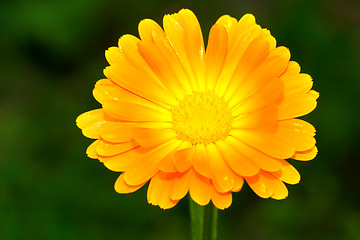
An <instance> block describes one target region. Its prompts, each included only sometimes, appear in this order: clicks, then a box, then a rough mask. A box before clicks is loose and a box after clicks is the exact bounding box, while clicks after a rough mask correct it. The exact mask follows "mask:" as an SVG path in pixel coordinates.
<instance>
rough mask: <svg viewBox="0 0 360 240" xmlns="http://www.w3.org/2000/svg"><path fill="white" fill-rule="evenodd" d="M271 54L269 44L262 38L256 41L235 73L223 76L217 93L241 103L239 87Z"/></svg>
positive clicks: (239, 63) (241, 60)
mask: <svg viewBox="0 0 360 240" xmlns="http://www.w3.org/2000/svg"><path fill="white" fill-rule="evenodd" d="M268 54H269V43H268V42H267V41H266V40H264V39H261V38H258V39H255V40H254V41H252V42H251V43H250V45H249V46H248V47H247V49H246V50H245V52H244V55H243V56H242V57H241V59H240V60H239V62H238V64H237V66H236V68H235V70H234V73H233V75H232V76H230V77H228V76H226V75H225V74H223V75H222V76H221V78H220V79H219V82H218V86H217V93H218V94H219V95H220V96H223V95H225V96H224V97H225V100H227V101H230V100H232V101H237V102H239V101H241V99H238V95H239V94H238V92H239V91H242V89H241V90H239V87H240V86H241V85H242V84H243V82H244V81H245V80H246V78H247V77H248V76H249V75H250V74H251V73H252V72H254V70H255V69H256V68H257V67H258V65H259V64H260V63H261V62H263V61H264V60H265V59H266V57H267V56H268Z"/></svg>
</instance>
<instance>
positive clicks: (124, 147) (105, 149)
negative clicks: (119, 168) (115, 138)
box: [96, 140, 139, 157]
mask: <svg viewBox="0 0 360 240" xmlns="http://www.w3.org/2000/svg"><path fill="white" fill-rule="evenodd" d="M137 146H139V145H138V144H137V143H136V142H135V141H129V142H123V143H110V142H105V141H103V140H100V141H99V143H98V144H97V147H96V152H97V154H99V155H101V156H104V157H107V156H114V155H117V154H120V153H123V152H126V151H129V150H130V149H133V148H135V147H137Z"/></svg>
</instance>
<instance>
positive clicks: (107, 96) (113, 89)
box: [93, 80, 163, 111]
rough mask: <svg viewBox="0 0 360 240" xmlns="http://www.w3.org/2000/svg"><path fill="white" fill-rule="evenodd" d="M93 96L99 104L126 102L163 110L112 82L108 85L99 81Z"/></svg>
mask: <svg viewBox="0 0 360 240" xmlns="http://www.w3.org/2000/svg"><path fill="white" fill-rule="evenodd" d="M93 95H94V97H95V99H96V100H97V101H98V102H100V103H103V102H105V101H107V100H115V101H126V102H130V103H136V104H139V105H144V106H147V107H150V108H155V109H160V111H161V110H163V109H162V108H161V107H160V106H159V105H157V104H155V103H153V102H151V101H149V100H147V99H145V98H143V97H140V96H139V95H136V94H134V93H132V92H130V91H128V90H126V89H124V88H122V87H120V86H118V85H116V84H114V83H112V82H110V83H109V82H105V81H102V80H99V81H98V82H97V83H96V85H95V88H94V90H93Z"/></svg>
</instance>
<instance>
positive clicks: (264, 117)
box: [77, 9, 319, 209]
mask: <svg viewBox="0 0 360 240" xmlns="http://www.w3.org/2000/svg"><path fill="white" fill-rule="evenodd" d="M163 28H164V29H162V28H161V27H160V26H159V25H158V24H157V23H156V22H154V21H153V20H150V19H145V20H143V21H141V22H140V24H139V35H140V39H139V38H137V37H134V36H132V35H124V36H122V37H121V38H120V40H119V46H118V47H111V48H109V49H108V50H107V51H106V53H105V56H106V58H107V61H108V62H109V64H110V66H109V67H107V68H105V70H104V74H105V76H106V79H101V80H99V81H98V82H97V83H96V85H95V88H94V91H93V94H94V97H95V98H96V100H97V101H98V102H99V103H101V105H102V108H100V109H97V110H93V111H89V112H86V113H83V114H82V115H80V116H79V117H78V118H77V125H78V126H79V128H81V129H82V132H83V134H84V135H85V136H86V137H88V138H93V139H97V140H96V141H94V142H93V143H92V144H91V145H90V146H89V147H88V149H87V155H88V156H89V157H90V158H95V159H99V160H100V162H102V163H103V164H104V165H105V166H106V167H107V168H108V169H110V170H112V171H116V172H122V173H121V174H120V176H119V178H118V179H117V181H116V183H115V190H116V191H117V192H119V193H131V192H134V191H136V190H138V189H139V188H141V187H142V186H143V185H144V184H145V183H147V182H148V181H150V183H149V187H148V192H147V199H148V202H149V203H151V204H153V205H158V206H160V207H161V208H163V209H167V208H171V207H173V206H174V205H175V204H177V202H178V201H179V200H180V199H182V198H183V197H184V196H185V195H186V194H187V193H188V192H189V193H190V196H191V198H192V199H193V200H194V201H195V202H196V203H198V204H200V205H206V204H208V203H209V202H210V200H211V201H212V202H213V204H214V205H215V206H216V207H217V208H219V209H225V208H227V207H229V206H230V205H231V202H232V192H238V191H240V190H241V188H242V186H243V184H244V180H245V181H246V182H247V184H248V185H249V186H250V187H251V189H252V190H253V191H254V192H255V193H256V194H257V195H259V196H260V197H262V198H274V199H283V198H286V197H287V195H288V190H287V188H286V186H285V184H284V182H285V183H288V184H296V183H298V182H299V180H300V175H299V173H298V171H297V170H296V169H295V168H294V167H293V166H292V165H290V164H289V163H288V162H287V161H286V160H285V159H290V158H291V159H295V160H301V161H306V160H311V159H313V158H314V157H315V155H316V154H317V149H316V146H315V139H314V135H315V129H314V127H313V126H312V125H311V124H309V123H307V122H305V121H303V120H300V119H297V117H300V116H303V115H305V114H308V113H309V112H311V111H312V110H313V109H314V108H315V107H316V99H317V98H318V96H319V94H318V93H317V92H315V91H314V90H311V88H312V84H313V83H312V78H311V77H310V76H309V75H308V74H304V73H300V67H299V65H298V64H297V63H296V62H294V61H290V52H289V50H288V49H287V48H285V47H276V40H275V38H274V37H273V36H271V34H270V32H269V31H268V30H267V29H263V28H261V27H260V26H259V25H257V24H256V22H255V18H254V16H253V15H251V14H246V15H245V16H243V17H242V18H241V19H240V21H237V20H236V19H234V18H232V17H230V16H227V15H225V16H222V17H220V18H219V19H218V20H217V21H216V23H215V24H214V25H213V26H212V28H211V30H210V34H209V38H208V39H209V40H208V44H207V47H206V50H205V46H204V41H203V36H202V32H201V29H200V25H199V23H198V20H197V18H196V16H195V15H194V14H193V12H191V11H190V10H186V9H183V10H181V11H180V12H179V13H176V14H172V15H166V16H165V17H164V20H163Z"/></svg>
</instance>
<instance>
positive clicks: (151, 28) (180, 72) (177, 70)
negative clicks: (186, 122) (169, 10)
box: [139, 19, 194, 94]
mask: <svg viewBox="0 0 360 240" xmlns="http://www.w3.org/2000/svg"><path fill="white" fill-rule="evenodd" d="M139 34H140V37H141V38H142V39H143V40H147V41H151V42H153V43H154V44H155V46H156V47H157V49H158V51H159V54H161V56H162V58H163V60H164V61H166V62H167V63H168V64H169V68H170V69H168V70H167V71H171V70H172V72H173V73H174V74H175V75H174V80H177V82H178V84H180V85H181V86H182V88H183V89H184V90H185V91H186V92H187V93H188V94H190V93H191V92H192V87H191V82H189V79H188V76H187V75H186V73H185V71H184V69H183V66H182V64H181V62H180V60H179V58H178V56H177V54H176V52H175V50H174V48H173V46H172V44H171V43H170V42H169V39H168V38H167V36H166V34H165V32H164V31H163V30H162V29H161V27H160V26H159V25H158V24H157V23H156V22H154V21H153V20H150V19H145V20H143V21H141V22H140V24H139ZM193 80H194V79H193Z"/></svg>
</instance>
